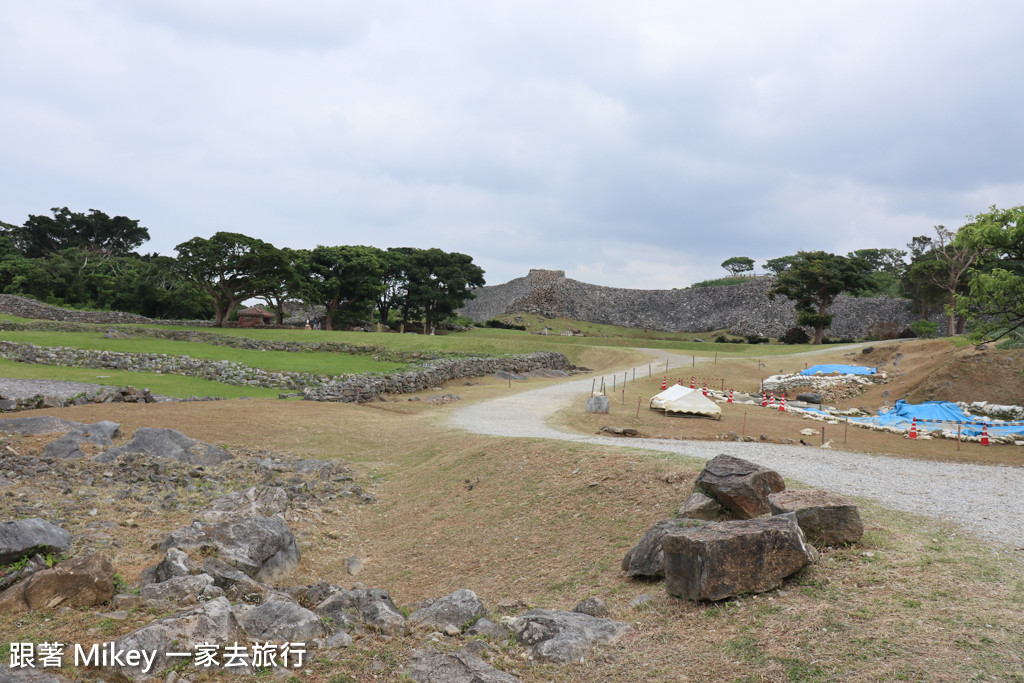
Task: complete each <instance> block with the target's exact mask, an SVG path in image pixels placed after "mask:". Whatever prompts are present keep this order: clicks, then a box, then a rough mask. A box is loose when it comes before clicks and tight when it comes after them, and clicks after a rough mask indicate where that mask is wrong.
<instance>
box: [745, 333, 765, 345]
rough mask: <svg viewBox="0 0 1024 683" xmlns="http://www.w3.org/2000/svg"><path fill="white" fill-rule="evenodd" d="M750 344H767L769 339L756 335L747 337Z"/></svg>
mask: <svg viewBox="0 0 1024 683" xmlns="http://www.w3.org/2000/svg"><path fill="white" fill-rule="evenodd" d="M745 336H746V339H747V343H748V344H767V343H768V337H761V336H758V335H756V334H748V335H745Z"/></svg>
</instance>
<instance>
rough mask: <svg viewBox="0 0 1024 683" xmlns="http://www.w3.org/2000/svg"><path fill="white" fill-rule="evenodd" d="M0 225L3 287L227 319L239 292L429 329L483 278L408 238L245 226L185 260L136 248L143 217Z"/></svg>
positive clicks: (186, 253)
mask: <svg viewBox="0 0 1024 683" xmlns="http://www.w3.org/2000/svg"><path fill="white" fill-rule="evenodd" d="M52 214H53V215H52V216H29V218H28V220H27V221H25V223H24V224H23V225H20V226H18V225H11V224H7V223H0V291H3V292H4V293H8V294H24V295H28V296H32V297H34V298H36V299H39V300H40V301H45V302H48V303H53V304H57V305H65V306H82V307H87V308H94V309H101V310H119V311H126V312H131V313H138V314H141V315H146V316H149V317H152V318H177V319H207V318H210V317H212V318H213V319H214V321H215V324H216V325H218V326H221V325H223V324H224V323H225V321H226V320H227V319H228V316H229V315H230V314H231V312H232V311H233V310H234V309H235V308H236V307H237V306H238V305H239V304H241V303H242V302H243V301H246V300H249V299H254V298H255V299H261V300H263V301H265V302H267V304H268V305H269V306H270V307H272V308H273V309H275V310H276V311H277V316H278V322H281V319H282V316H283V310H284V303H285V301H286V300H301V301H303V302H305V303H307V304H310V305H316V306H323V307H325V308H326V310H327V316H326V325H327V328H328V329H333V328H334V327H335V326H336V325H337V324H338V323H344V322H349V321H354V320H367V319H370V318H372V317H373V315H374V314H376V316H377V319H378V320H380V321H382V322H384V323H385V324H388V323H390V322H391V321H392V320H395V321H401V322H402V323H404V324H408V323H409V322H411V321H414V320H421V319H422V320H423V321H424V324H425V326H426V327H427V328H428V329H429V328H431V327H432V326H433V325H434V324H436V323H437V322H439V321H440V320H443V319H444V318H446V317H448V316H450V315H452V313H453V312H454V311H455V310H456V309H457V308H459V307H461V306H462V304H463V303H464V302H465V301H466V299H468V298H470V297H471V296H472V294H471V293H470V290H472V289H473V288H475V287H479V286H482V285H483V284H484V278H483V270H482V269H481V268H480V267H479V266H477V265H475V264H474V263H473V260H472V258H471V257H469V256H467V255H466V254H460V253H450V252H445V251H442V250H440V249H418V248H412V247H404V248H395V249H378V248H376V247H367V246H318V247H316V248H315V249H284V248H277V247H275V246H274V245H272V244H270V243H268V242H265V241H263V240H260V239H257V238H254V237H250V236H248V235H243V234H240V233H231V232H218V233H216V234H215V235H213V236H212V237H210V238H209V239H206V238H201V237H195V238H193V239H191V240H188V241H187V242H183V243H181V244H179V245H178V246H177V247H176V248H175V249H176V251H177V253H178V256H177V258H174V257H170V256H161V255H158V254H140V253H138V252H137V249H138V248H139V247H140V246H141V245H142V244H144V243H145V242H146V241H148V240H149V231H148V230H147V229H146V228H145V227H143V226H140V225H139V221H137V220H133V219H129V218H127V217H125V216H116V217H113V218H112V217H110V216H108V215H107V214H105V213H103V212H101V211H96V210H90V211H89V213H77V212H73V211H70V210H68V209H67V208H59V209H53V210H52Z"/></svg>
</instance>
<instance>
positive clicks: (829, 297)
mask: <svg viewBox="0 0 1024 683" xmlns="http://www.w3.org/2000/svg"><path fill="white" fill-rule="evenodd" d="M907 247H908V249H909V257H910V258H909V261H907V260H905V258H906V257H907V256H908V252H905V251H902V250H899V249H861V250H859V251H855V252H851V253H850V254H848V255H847V256H839V255H836V254H830V253H827V252H823V251H813V252H803V251H802V252H798V253H797V254H795V255H792V256H783V257H779V258H776V259H770V260H768V261H767V262H766V263H765V269H766V270H767V271H768V272H769V273H771V274H772V275H774V276H775V283H774V284H773V286H772V287H771V288H770V289H769V291H768V296H769V298H774V297H775V296H784V297H786V298H788V299H791V300H792V301H793V302H794V304H795V307H796V316H797V323H798V324H800V325H805V326H808V327H812V328H814V330H815V335H814V343H816V344H820V343H821V339H822V335H823V332H824V329H825V328H826V327H828V326H829V325H830V324H831V322H832V315H831V314H830V313H829V312H828V309H829V307H830V306H831V304H832V302H833V301H834V300H835V297H836V296H838V295H839V294H842V293H851V294H854V295H858V296H873V295H878V294H889V295H902V296H905V297H907V298H909V299H911V300H912V302H913V305H914V307H915V309H916V310H917V312H918V313H920V315H921V317H922V319H924V318H927V317H928V316H929V314H930V313H931V312H932V311H934V310H936V308H940V307H941V309H942V310H943V312H944V313H945V315H946V334H947V335H950V336H951V335H953V334H958V333H962V332H963V331H964V328H965V326H966V324H967V323H968V322H972V323H973V325H974V330H973V331H974V333H975V335H976V336H977V338H979V339H988V340H994V339H998V338H1000V337H1002V336H1005V335H1007V334H1019V333H1020V331H1024V207H1021V206H1018V207H1014V208H1011V209H1004V210H1000V209H997V208H996V207H994V206H993V207H990V209H989V211H987V212H985V213H980V214H978V215H976V216H972V217H970V219H969V221H968V222H967V223H966V224H965V225H964V226H963V227H961V228H959V229H957V230H950V229H948V228H946V227H945V226H942V225H938V226H935V236H934V237H932V236H929V235H918V236H916V237H914V238H913V239H912V240H911V241H910V243H909V244H908V245H907ZM741 259H745V260H741ZM747 261H750V264H749V265H750V268H749V270H753V264H752V261H751V260H750V259H746V258H745V257H733V259H729V260H727V261H726V262H725V263H723V264H722V265H723V267H726V269H727V270H730V268H729V267H728V266H729V265H731V266H733V269H732V270H730V272H733V274H737V273H736V271H735V267H736V266H737V265H738V264H739V265H740V266H741V267H744V268H745V266H746V265H748V264H747ZM739 272H741V273H742V272H745V270H741V271H739Z"/></svg>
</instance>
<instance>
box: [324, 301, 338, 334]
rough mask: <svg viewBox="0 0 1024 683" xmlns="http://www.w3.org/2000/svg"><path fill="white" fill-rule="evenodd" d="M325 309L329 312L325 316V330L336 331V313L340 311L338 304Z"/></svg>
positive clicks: (328, 305)
mask: <svg viewBox="0 0 1024 683" xmlns="http://www.w3.org/2000/svg"><path fill="white" fill-rule="evenodd" d="M324 308H325V309H326V310H327V312H326V313H325V314H324V329H325V330H327V331H328V332H330V331H333V330H334V312H335V311H336V310H338V304H327V305H326V306H324Z"/></svg>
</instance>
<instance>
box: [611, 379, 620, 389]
mask: <svg viewBox="0 0 1024 683" xmlns="http://www.w3.org/2000/svg"><path fill="white" fill-rule="evenodd" d="M618 378H619V376H618V375H612V391H615V380H617V379H618Z"/></svg>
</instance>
